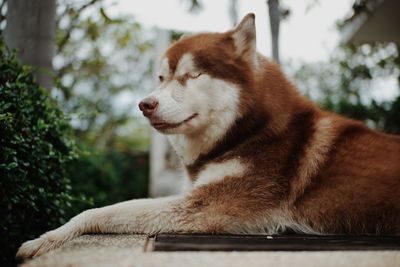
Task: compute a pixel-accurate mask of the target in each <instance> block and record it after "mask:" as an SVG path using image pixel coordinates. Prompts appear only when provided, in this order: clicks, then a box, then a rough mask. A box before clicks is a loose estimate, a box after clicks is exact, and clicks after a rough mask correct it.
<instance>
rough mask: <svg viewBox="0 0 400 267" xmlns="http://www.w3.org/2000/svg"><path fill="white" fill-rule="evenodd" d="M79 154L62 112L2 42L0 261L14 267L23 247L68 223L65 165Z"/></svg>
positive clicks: (68, 197)
mask: <svg viewBox="0 0 400 267" xmlns="http://www.w3.org/2000/svg"><path fill="white" fill-rule="evenodd" d="M74 155H75V149H74V145H73V143H72V142H71V139H70V137H69V135H68V123H67V122H66V121H65V120H64V118H63V114H62V112H61V111H60V110H59V109H57V107H56V106H55V105H54V103H53V102H51V101H50V100H49V97H48V94H47V93H46V91H45V90H44V89H42V88H41V87H40V86H38V85H37V84H36V83H35V82H34V80H33V76H32V72H31V70H30V69H29V68H28V67H25V66H21V65H20V64H19V63H18V61H17V60H16V57H15V55H14V54H13V53H11V52H10V51H8V50H7V49H6V48H5V47H4V45H3V43H2V41H1V40H0V176H1V179H0V207H1V218H0V227H1V230H2V233H3V234H2V237H1V239H0V240H1V241H0V247H1V252H0V257H1V259H0V260H1V262H2V266H6V265H12V264H15V262H14V256H15V252H16V249H17V247H18V246H19V245H20V244H21V242H23V241H26V240H27V239H31V238H33V237H37V236H38V235H40V234H42V233H43V232H45V231H47V230H49V229H52V228H55V227H57V226H59V225H60V224H62V223H63V222H64V219H65V218H66V212H67V210H68V209H70V206H71V201H72V200H73V199H72V197H71V195H70V190H71V188H70V181H69V180H68V179H67V178H66V171H65V167H66V164H67V163H68V162H69V161H71V160H72V159H73V158H74Z"/></svg>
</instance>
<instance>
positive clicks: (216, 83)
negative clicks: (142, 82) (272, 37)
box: [139, 14, 257, 135]
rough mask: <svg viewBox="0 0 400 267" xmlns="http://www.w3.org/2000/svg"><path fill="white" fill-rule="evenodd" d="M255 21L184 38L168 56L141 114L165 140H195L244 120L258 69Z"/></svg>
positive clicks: (247, 17)
mask: <svg viewBox="0 0 400 267" xmlns="http://www.w3.org/2000/svg"><path fill="white" fill-rule="evenodd" d="M254 22H255V17H254V15H253V14H249V15H247V16H245V17H244V19H243V20H242V21H241V22H240V23H239V24H238V25H237V26H236V27H235V28H234V29H233V30H231V31H228V32H225V33H201V34H197V35H193V36H184V37H182V38H181V39H180V40H178V41H176V42H175V43H174V44H172V46H171V47H170V48H169V49H168V50H167V51H166V52H165V54H164V56H163V57H162V59H161V66H160V71H159V80H160V84H159V86H158V88H157V89H155V91H154V92H152V93H151V94H150V95H149V96H147V97H146V98H144V99H143V100H142V101H141V102H140V104H139V108H140V110H141V111H142V112H143V114H144V116H146V117H147V118H148V119H149V121H150V123H151V125H152V126H153V127H154V128H155V129H157V130H158V131H160V132H162V133H165V134H185V135H191V134H197V133H201V131H202V130H204V129H206V128H207V127H209V126H210V125H212V124H216V123H218V124H222V125H221V126H222V127H224V126H228V125H230V124H232V123H233V121H234V120H235V119H236V118H238V117H240V116H241V114H242V112H243V109H244V104H243V103H244V102H246V103H248V102H249V101H246V100H245V99H244V98H245V95H246V94H243V90H245V88H246V90H249V87H251V83H252V79H253V75H252V71H253V70H254V69H256V67H257V52H256V33H255V23H254Z"/></svg>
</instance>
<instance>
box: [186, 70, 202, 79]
mask: <svg viewBox="0 0 400 267" xmlns="http://www.w3.org/2000/svg"><path fill="white" fill-rule="evenodd" d="M201 74H202V73H200V72H197V73H189V74H188V77H189V78H190V79H196V78H198V77H200V75H201Z"/></svg>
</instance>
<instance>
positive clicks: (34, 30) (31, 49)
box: [5, 0, 56, 90]
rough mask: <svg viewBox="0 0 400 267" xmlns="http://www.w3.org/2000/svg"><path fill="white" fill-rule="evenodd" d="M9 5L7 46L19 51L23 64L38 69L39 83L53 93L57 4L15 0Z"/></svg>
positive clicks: (39, 0) (36, 75)
mask: <svg viewBox="0 0 400 267" xmlns="http://www.w3.org/2000/svg"><path fill="white" fill-rule="evenodd" d="M7 4H8V8H7V15H6V16H7V25H6V29H5V41H6V44H7V45H8V47H10V48H13V49H17V55H18V58H19V59H20V60H21V62H22V63H23V64H27V65H31V66H33V67H35V68H36V70H35V78H36V80H37V82H38V83H39V84H40V85H42V86H44V87H45V88H47V89H49V90H50V89H51V88H52V86H53V78H52V70H53V64H52V59H53V53H54V35H55V28H56V27H55V26H56V25H55V16H56V2H55V0H35V1H32V0H12V1H8V3H7Z"/></svg>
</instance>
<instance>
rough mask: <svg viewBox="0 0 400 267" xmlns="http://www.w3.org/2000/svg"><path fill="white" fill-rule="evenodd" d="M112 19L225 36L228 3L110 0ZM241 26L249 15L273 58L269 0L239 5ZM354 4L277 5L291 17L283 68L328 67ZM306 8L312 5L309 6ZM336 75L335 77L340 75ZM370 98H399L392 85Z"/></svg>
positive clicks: (282, 43)
mask: <svg viewBox="0 0 400 267" xmlns="http://www.w3.org/2000/svg"><path fill="white" fill-rule="evenodd" d="M108 1H109V4H110V7H109V8H108V9H107V12H108V14H109V15H110V16H114V15H115V16H118V15H121V14H128V15H132V16H134V17H135V18H136V19H137V20H138V21H139V22H140V23H141V24H142V25H143V26H144V27H146V28H153V27H157V28H163V29H174V30H180V31H187V32H205V31H226V30H229V29H230V28H232V23H231V20H230V17H229V13H228V10H229V2H230V1H229V0H200V2H201V3H202V6H203V7H202V9H201V10H200V11H199V12H197V13H190V12H188V4H189V2H190V0H108ZM237 1H238V17H239V20H240V18H242V17H243V16H245V15H246V14H247V13H250V12H253V13H255V15H256V30H257V48H258V50H259V51H260V52H261V53H262V54H264V55H266V56H271V37H270V35H271V33H270V26H269V17H268V9H267V4H266V2H267V0H237ZM353 2H354V0H281V5H282V7H284V8H285V7H286V8H288V9H289V10H290V16H289V17H288V18H287V19H286V20H284V21H282V22H281V26H280V40H279V50H280V58H281V61H282V62H288V61H302V62H306V63H307V62H324V61H328V60H329V57H330V56H331V54H332V52H333V50H334V49H335V48H336V47H337V46H338V44H339V42H340V38H341V36H340V33H339V32H338V31H337V30H336V26H335V25H336V23H337V22H338V21H339V20H342V19H344V18H346V17H348V16H350V15H351V10H352V8H351V7H352V4H353ZM310 4H312V5H311V6H310ZM338 75H339V74H338ZM372 87H373V88H372V90H371V92H370V96H372V97H374V98H375V99H376V100H377V101H384V100H390V99H393V98H394V97H395V96H396V95H397V94H398V89H397V82H396V80H395V79H394V78H393V79H385V80H383V81H377V82H376V84H375V85H373V86H372Z"/></svg>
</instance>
